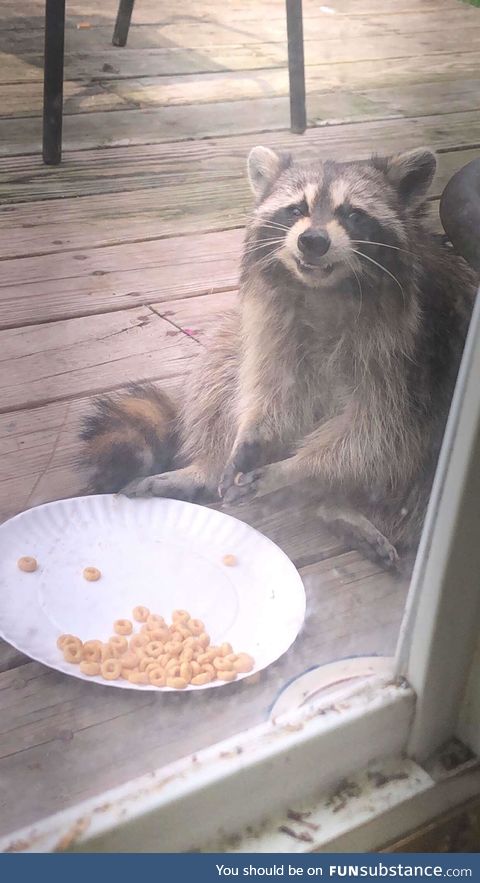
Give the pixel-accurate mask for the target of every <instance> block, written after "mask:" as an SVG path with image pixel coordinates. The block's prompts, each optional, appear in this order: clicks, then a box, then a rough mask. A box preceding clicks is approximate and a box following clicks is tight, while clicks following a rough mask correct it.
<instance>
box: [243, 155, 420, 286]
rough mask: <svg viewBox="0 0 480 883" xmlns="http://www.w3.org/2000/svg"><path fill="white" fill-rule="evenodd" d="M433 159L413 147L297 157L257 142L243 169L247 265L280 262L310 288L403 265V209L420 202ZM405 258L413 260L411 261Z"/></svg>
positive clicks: (405, 245)
mask: <svg viewBox="0 0 480 883" xmlns="http://www.w3.org/2000/svg"><path fill="white" fill-rule="evenodd" d="M435 168H436V160H435V156H434V154H433V153H432V152H431V151H429V150H416V151H410V152H408V153H403V154H399V155H397V156H393V157H389V158H381V157H375V158H373V159H372V160H370V161H368V162H351V163H335V162H314V163H295V162H293V160H292V158H291V157H290V155H288V154H279V153H275V152H274V151H273V150H270V149H269V148H266V147H255V148H254V149H253V150H252V151H251V153H250V156H249V159H248V174H249V179H250V184H251V187H252V190H253V192H254V194H255V196H256V199H257V205H256V208H255V211H254V214H253V220H252V222H251V224H250V227H249V232H248V236H247V244H246V251H245V262H246V264H247V265H252V264H253V265H257V266H258V268H259V269H260V270H264V271H268V270H269V269H270V268H272V267H274V266H275V265H278V264H281V265H283V266H284V267H286V268H287V270H288V271H289V272H290V273H291V274H292V275H293V276H294V277H295V278H296V279H297V280H300V281H301V282H303V283H304V284H305V285H307V286H308V287H313V288H317V287H318V288H330V287H334V286H338V285H339V284H341V283H343V282H344V281H346V280H347V279H349V278H350V277H351V278H352V279H353V281H355V277H356V280H357V282H358V283H359V284H360V277H362V276H363V277H369V278H370V279H371V278H372V277H374V278H375V277H376V274H381V273H382V270H381V269H379V267H378V265H379V264H381V267H383V270H384V271H385V272H386V273H387V274H388V273H389V272H391V271H389V269H388V268H389V267H390V266H391V265H392V263H394V264H395V265H396V266H398V264H399V263H400V264H401V263H402V262H404V263H406V265H408V260H409V258H408V246H409V215H411V214H412V213H414V212H415V210H416V209H417V208H418V205H419V203H420V202H421V201H422V198H423V196H424V195H425V193H426V191H427V190H428V187H429V186H430V183H431V181H432V178H433V175H434V173H435ZM410 262H411V260H410Z"/></svg>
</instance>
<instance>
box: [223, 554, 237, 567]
mask: <svg viewBox="0 0 480 883" xmlns="http://www.w3.org/2000/svg"><path fill="white" fill-rule="evenodd" d="M222 563H223V564H224V565H225V567H235V565H236V563H237V559H236V556H235V555H224V556H223V558H222Z"/></svg>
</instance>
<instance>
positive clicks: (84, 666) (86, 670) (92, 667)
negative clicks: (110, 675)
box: [80, 660, 100, 678]
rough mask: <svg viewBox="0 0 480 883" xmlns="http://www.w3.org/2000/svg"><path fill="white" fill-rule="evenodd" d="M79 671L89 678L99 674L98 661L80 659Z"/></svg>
mask: <svg viewBox="0 0 480 883" xmlns="http://www.w3.org/2000/svg"><path fill="white" fill-rule="evenodd" d="M80 671H81V672H82V674H84V675H88V676H89V677H90V678H92V677H94V675H99V674H100V663H99V662H87V661H86V660H82V662H81V663H80Z"/></svg>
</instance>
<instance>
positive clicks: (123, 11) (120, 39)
mask: <svg viewBox="0 0 480 883" xmlns="http://www.w3.org/2000/svg"><path fill="white" fill-rule="evenodd" d="M134 2H135V0H120V5H119V7H118V12H117V20H116V22H115V30H114V32H113V40H112V43H113V45H114V46H125V45H126V42H127V38H128V29H129V27H130V19H131V17H132V12H133V4H134Z"/></svg>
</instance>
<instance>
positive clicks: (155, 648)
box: [145, 641, 163, 659]
mask: <svg viewBox="0 0 480 883" xmlns="http://www.w3.org/2000/svg"><path fill="white" fill-rule="evenodd" d="M162 653H163V644H161V643H160V641H150V643H149V644H145V655H146V656H151V657H152V658H154V659H155V658H156V657H157V656H160V655H161V654H162Z"/></svg>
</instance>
